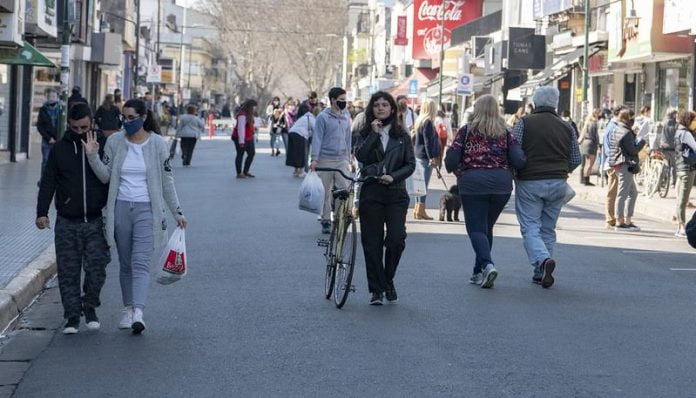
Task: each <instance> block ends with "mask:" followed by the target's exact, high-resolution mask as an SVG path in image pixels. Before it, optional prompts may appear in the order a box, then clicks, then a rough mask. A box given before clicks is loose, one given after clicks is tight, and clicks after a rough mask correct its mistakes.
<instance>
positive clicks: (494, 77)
mask: <svg viewBox="0 0 696 398" xmlns="http://www.w3.org/2000/svg"><path fill="white" fill-rule="evenodd" d="M504 77H505V72H498V73H491V74H489V75H485V76H474V92H476V93H478V92H481V91H483V89H484V88H486V87H490V86H491V84H493V83H495V82H497V81H498V80H500V79H502V78H504Z"/></svg>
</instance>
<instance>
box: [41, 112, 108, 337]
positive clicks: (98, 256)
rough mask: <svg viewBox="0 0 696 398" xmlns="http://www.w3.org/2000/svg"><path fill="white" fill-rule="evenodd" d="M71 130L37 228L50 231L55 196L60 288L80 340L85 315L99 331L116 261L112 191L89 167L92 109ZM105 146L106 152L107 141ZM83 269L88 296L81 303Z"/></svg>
mask: <svg viewBox="0 0 696 398" xmlns="http://www.w3.org/2000/svg"><path fill="white" fill-rule="evenodd" d="M68 127H69V128H68V130H67V131H66V132H65V135H64V136H63V138H62V139H61V140H60V141H58V142H57V143H56V144H55V146H54V147H53V150H52V151H51V153H50V155H49V156H48V161H47V163H46V170H45V172H44V175H43V178H42V179H41V187H40V189H39V197H38V204H37V206H36V226H37V227H38V228H39V229H45V228H50V225H51V224H50V220H49V218H48V209H49V207H50V205H51V201H52V200H53V197H54V195H55V203H56V210H57V213H58V218H57V220H56V225H55V228H56V233H55V246H56V262H57V265H58V285H59V288H60V296H61V300H62V302H63V309H64V317H65V318H66V319H67V324H66V326H65V329H64V330H63V333H64V334H75V333H77V332H78V329H79V326H80V315H81V314H83V313H84V315H85V321H86V323H87V328H88V329H90V330H97V329H99V326H100V325H99V319H98V318H97V314H96V312H95V308H96V307H99V305H100V301H99V294H100V292H101V289H102V286H104V280H105V278H106V265H107V264H108V263H109V262H110V261H111V256H110V252H109V247H108V245H107V243H106V237H105V236H104V223H103V220H102V209H103V208H104V206H105V205H106V200H107V196H108V185H106V184H102V183H101V181H99V179H98V178H97V176H96V175H95V174H94V172H93V171H92V169H91V168H90V167H89V164H88V163H87V158H86V156H85V152H84V148H83V145H82V143H83V140H84V137H86V133H87V132H88V131H90V130H91V128H92V113H91V111H90V108H89V106H88V105H87V104H81V103H78V104H76V105H74V106H73V107H72V108H71V109H70V112H69V113H68ZM100 141H101V142H100V147H101V148H103V147H104V143H105V142H104V141H105V140H104V138H103V137H102V138H101V140H100ZM83 267H84V271H85V278H84V286H83V290H84V296H82V297H80V296H81V293H82V291H81V289H80V279H81V276H82V268H83Z"/></svg>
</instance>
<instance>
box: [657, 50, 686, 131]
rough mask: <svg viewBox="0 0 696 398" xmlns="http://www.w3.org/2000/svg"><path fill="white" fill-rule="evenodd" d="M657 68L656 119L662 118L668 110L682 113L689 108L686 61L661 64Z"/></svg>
mask: <svg viewBox="0 0 696 398" xmlns="http://www.w3.org/2000/svg"><path fill="white" fill-rule="evenodd" d="M658 66H659V76H658V78H659V83H658V92H657V114H656V117H659V118H662V117H663V116H664V115H665V113H666V112H667V110H668V109H672V108H674V109H678V110H679V111H683V110H685V109H686V108H687V107H688V106H689V79H690V76H689V74H690V70H689V69H690V68H689V64H688V62H687V60H676V61H670V62H661V63H660V64H659V65H658Z"/></svg>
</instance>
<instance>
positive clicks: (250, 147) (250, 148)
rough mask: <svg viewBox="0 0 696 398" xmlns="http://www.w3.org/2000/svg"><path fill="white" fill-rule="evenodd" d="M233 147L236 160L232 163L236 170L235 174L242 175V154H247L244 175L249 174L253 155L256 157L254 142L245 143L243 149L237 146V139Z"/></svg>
mask: <svg viewBox="0 0 696 398" xmlns="http://www.w3.org/2000/svg"><path fill="white" fill-rule="evenodd" d="M234 147H235V149H236V150H237V158H236V159H235V161H234V165H235V167H236V168H237V174H242V161H243V160H244V153H246V154H247V158H246V162H244V174H246V173H248V172H249V169H250V168H251V162H253V161H254V155H256V146H255V144H254V140H253V139H252V140H250V141H245V142H244V148H242V147H241V146H240V145H239V139H237V138H235V139H234Z"/></svg>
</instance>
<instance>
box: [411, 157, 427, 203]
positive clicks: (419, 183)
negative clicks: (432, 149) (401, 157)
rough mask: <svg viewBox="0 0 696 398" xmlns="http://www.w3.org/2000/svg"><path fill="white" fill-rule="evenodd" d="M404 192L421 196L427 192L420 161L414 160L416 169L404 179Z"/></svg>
mask: <svg viewBox="0 0 696 398" xmlns="http://www.w3.org/2000/svg"><path fill="white" fill-rule="evenodd" d="M406 192H408V194H409V195H410V196H415V197H421V196H425V195H427V194H428V191H427V186H426V184H425V170H423V165H421V163H420V162H416V169H415V170H414V171H413V174H411V176H410V177H408V178H407V179H406Z"/></svg>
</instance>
